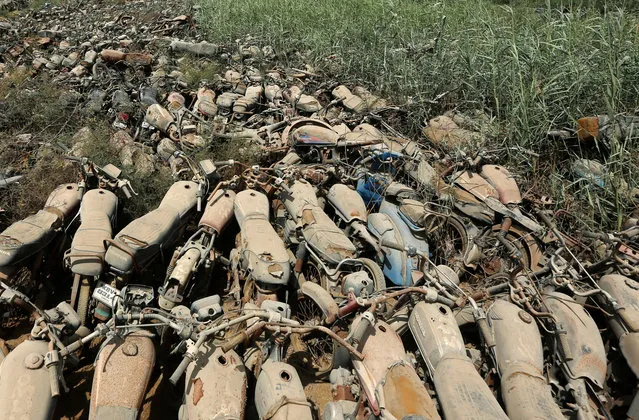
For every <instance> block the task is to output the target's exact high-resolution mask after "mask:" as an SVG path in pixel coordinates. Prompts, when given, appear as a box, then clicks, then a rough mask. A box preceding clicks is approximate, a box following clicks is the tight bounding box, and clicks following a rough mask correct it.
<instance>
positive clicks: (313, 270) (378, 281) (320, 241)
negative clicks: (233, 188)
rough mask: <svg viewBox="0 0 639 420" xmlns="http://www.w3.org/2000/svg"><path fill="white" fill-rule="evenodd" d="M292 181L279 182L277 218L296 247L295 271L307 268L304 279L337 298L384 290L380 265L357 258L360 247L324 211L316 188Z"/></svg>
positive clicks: (366, 259)
mask: <svg viewBox="0 0 639 420" xmlns="http://www.w3.org/2000/svg"><path fill="white" fill-rule="evenodd" d="M291 178H292V177H288V179H289V181H288V182H285V181H282V179H281V178H280V179H279V180H277V181H276V184H277V185H278V186H279V188H280V189H281V193H280V195H279V199H280V202H281V203H282V206H281V207H280V208H279V209H278V210H279V211H278V216H280V217H282V218H284V219H285V220H286V221H285V231H284V235H285V237H286V238H288V240H289V242H291V243H293V244H297V251H296V260H297V263H296V268H297V269H299V268H301V267H304V272H303V274H304V280H306V281H311V282H315V283H318V284H320V285H321V286H322V287H323V288H324V289H326V290H328V291H329V292H331V294H332V295H333V296H335V297H345V296H347V295H348V292H349V291H352V292H353V293H355V295H357V296H359V295H370V294H372V293H374V292H375V291H379V290H383V289H384V288H385V287H386V280H385V279H384V274H383V273H382V270H381V269H380V268H379V266H378V265H377V263H376V262H375V261H372V260H370V259H368V258H363V257H359V258H357V248H356V247H355V245H354V244H353V242H351V240H350V239H349V238H348V236H346V234H345V233H344V232H343V231H342V230H341V229H339V228H338V227H337V226H336V225H335V222H333V221H332V220H331V218H330V217H329V216H328V215H327V214H326V213H325V212H324V210H323V208H322V207H321V206H320V203H319V200H318V198H317V195H316V193H315V189H314V187H313V186H312V185H311V184H310V183H309V182H308V181H306V180H304V179H291ZM283 210H284V212H283ZM282 213H284V214H282Z"/></svg>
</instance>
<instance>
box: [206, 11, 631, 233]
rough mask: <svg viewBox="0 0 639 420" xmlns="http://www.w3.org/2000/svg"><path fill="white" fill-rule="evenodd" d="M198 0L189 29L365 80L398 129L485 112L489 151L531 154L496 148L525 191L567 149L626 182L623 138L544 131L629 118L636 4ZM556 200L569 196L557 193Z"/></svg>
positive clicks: (620, 204) (621, 206)
mask: <svg viewBox="0 0 639 420" xmlns="http://www.w3.org/2000/svg"><path fill="white" fill-rule="evenodd" d="M199 4H200V6H201V7H202V8H201V11H200V16H199V21H200V25H201V26H202V27H204V28H205V29H206V30H207V33H208V38H209V40H210V41H213V42H221V43H227V42H228V43H232V41H233V40H235V39H238V38H243V37H245V36H246V35H252V36H254V37H256V39H257V40H258V42H259V43H260V44H262V45H271V46H273V47H274V48H275V49H276V52H277V53H278V56H279V57H280V61H281V63H279V64H283V65H291V66H300V65H301V64H303V63H308V64H310V65H311V66H313V67H314V68H315V69H316V70H317V71H319V72H321V73H322V74H323V75H325V76H326V77H329V78H334V79H337V80H339V81H341V82H343V83H346V84H362V85H365V86H367V87H369V88H371V89H372V90H373V91H375V92H376V93H378V94H381V95H383V96H385V97H388V98H391V99H392V100H393V101H394V102H395V103H397V104H400V105H404V106H405V108H406V109H407V110H408V111H409V114H408V118H407V119H406V120H405V121H404V123H405V124H404V125H403V127H401V128H400V129H401V131H403V132H404V133H406V134H409V135H412V136H415V137H419V133H420V130H421V127H422V126H423V120H424V119H428V118H431V117H434V116H436V115H438V114H440V113H441V112H443V111H445V110H448V109H452V108H457V109H460V110H462V111H466V110H477V109H479V110H484V111H486V112H488V113H489V114H490V115H492V116H494V117H495V118H496V121H497V123H498V124H499V126H500V130H499V131H498V132H499V133H500V134H499V135H498V136H496V138H494V139H492V144H491V145H490V147H491V148H492V147H495V146H496V147H498V148H503V147H505V148H506V149H508V148H509V147H511V146H520V147H522V148H526V149H531V150H533V151H535V152H537V153H539V154H540V155H541V157H540V158H539V159H531V157H530V155H528V154H523V153H521V151H520V149H512V148H510V149H508V150H506V153H505V154H506V155H507V156H506V157H507V158H508V164H509V165H511V167H512V166H515V167H516V168H517V169H518V171H519V172H520V173H522V174H523V175H524V176H523V177H522V181H523V184H524V185H523V189H524V190H526V189H528V188H535V187H536V185H535V184H534V183H532V182H531V180H532V179H535V177H532V176H529V175H536V176H537V175H539V174H540V173H543V174H545V175H546V176H548V175H549V174H550V173H551V172H554V171H558V172H559V173H561V174H564V173H566V172H567V170H568V163H567V162H566V160H567V159H569V158H572V157H574V156H575V155H584V156H586V157H589V156H596V157H597V158H599V159H600V160H602V161H608V163H609V166H610V169H611V170H612V172H613V173H614V174H615V175H616V176H623V177H624V178H625V179H626V181H627V182H629V183H630V184H631V186H636V181H634V179H635V178H636V176H633V175H635V174H634V173H635V169H636V163H637V162H633V161H632V159H633V156H636V154H637V152H636V148H637V147H636V145H633V142H632V141H630V142H623V141H617V140H614V141H612V142H611V144H609V145H605V146H606V147H605V150H598V149H596V148H595V150H591V149H593V148H592V147H589V146H583V147H582V145H576V144H563V143H559V144H557V143H552V144H551V143H549V140H546V135H545V134H546V132H547V131H548V130H549V129H550V128H555V127H572V126H574V121H575V120H576V119H577V118H579V117H582V116H587V115H596V114H616V113H621V112H630V113H632V112H634V110H635V109H636V108H637V107H638V106H639V15H638V14H636V13H635V12H634V11H631V9H637V2H635V1H630V0H628V1H623V0H622V1H614V2H613V1H608V2H606V1H603V0H582V1H563V2H562V1H558V0H548V1H544V0H539V1H530V0H512V1H488V0H441V1H432V0H424V1H416V0H415V1H411V0H322V1H315V0H259V1H258V0H217V1H211V0H199ZM437 38H439V39H438V40H437V41H435V40H436V39H437ZM440 95H441V97H440ZM436 98H440V99H438V100H436ZM634 143H635V144H636V143H637V142H634ZM635 159H636V157H635ZM542 183H543V184H544V185H543V186H544V187H547V186H548V185H551V183H546V182H542ZM555 192H557V193H561V191H555ZM576 192H578V191H576ZM545 193H546V194H548V193H549V192H545ZM606 194H608V193H606ZM611 194H612V196H611V197H605V198H606V199H607V200H608V201H609V202H610V204H611V206H612V207H609V208H611V209H612V210H611V211H612V214H611V215H610V216H604V217H599V216H598V213H599V211H598V210H593V212H592V214H591V216H592V218H593V219H598V220H597V221H598V222H599V223H602V224H617V222H618V220H617V219H618V218H619V217H620V215H621V214H622V213H623V212H624V211H626V210H627V208H626V204H628V201H627V200H625V201H624V200H620V198H619V197H615V196H618V194H616V192H615V191H614V190H613V191H611ZM558 195H560V194H558ZM577 201H579V200H577ZM560 204H562V205H566V206H567V205H569V204H570V203H569V202H568V199H562V202H561V203H560ZM577 207H579V206H577Z"/></svg>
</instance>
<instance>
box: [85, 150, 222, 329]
mask: <svg viewBox="0 0 639 420" xmlns="http://www.w3.org/2000/svg"><path fill="white" fill-rule="evenodd" d="M176 157H178V158H179V159H181V160H183V161H185V162H186V163H187V164H188V167H189V169H188V170H184V171H180V172H178V173H179V174H184V173H190V174H192V178H191V180H179V181H176V182H175V183H174V184H173V185H171V187H170V188H169V190H168V191H167V192H166V194H165V195H164V198H163V199H162V201H161V202H160V205H159V206H158V207H157V208H156V209H155V210H152V211H151V212H149V213H147V214H145V215H143V216H142V217H139V218H137V219H135V220H133V221H132V222H131V223H129V224H128V225H127V226H125V227H124V228H123V229H122V230H121V231H120V232H119V233H118V234H117V235H116V236H115V237H114V238H113V239H105V242H106V243H107V244H108V246H107V250H106V254H105V256H104V262H105V264H106V266H107V270H106V272H107V274H108V278H107V280H108V283H107V282H101V283H99V284H98V285H97V287H96V288H95V290H94V292H93V295H92V296H93V299H94V305H95V310H94V316H95V317H96V318H98V319H100V320H105V319H107V318H108V317H109V316H110V313H111V305H112V303H111V302H112V300H113V297H114V296H115V295H116V294H117V293H118V290H117V287H121V286H122V285H123V284H126V283H127V280H128V278H130V277H131V276H132V275H133V274H140V273H142V272H143V271H144V270H145V269H146V268H148V267H149V266H150V265H151V264H152V263H153V262H154V261H155V260H156V259H157V258H158V257H160V256H162V257H163V255H164V254H163V253H164V251H165V250H167V249H170V248H171V247H172V246H173V244H174V243H175V241H176V240H177V239H178V238H179V237H180V236H181V235H182V233H183V231H184V229H185V228H186V224H187V223H188V222H189V220H190V219H191V217H192V216H193V215H194V213H195V212H196V209H197V211H200V209H201V202H202V198H203V197H204V194H205V192H206V189H207V188H208V183H209V181H210V179H212V178H214V177H215V175H216V167H217V166H222V165H224V164H226V163H228V164H232V162H230V163H229V162H217V163H218V164H220V165H215V163H214V162H212V161H210V160H206V161H202V162H200V163H199V164H198V163H196V162H193V161H192V160H191V159H190V158H188V157H187V156H186V155H184V153H182V152H176Z"/></svg>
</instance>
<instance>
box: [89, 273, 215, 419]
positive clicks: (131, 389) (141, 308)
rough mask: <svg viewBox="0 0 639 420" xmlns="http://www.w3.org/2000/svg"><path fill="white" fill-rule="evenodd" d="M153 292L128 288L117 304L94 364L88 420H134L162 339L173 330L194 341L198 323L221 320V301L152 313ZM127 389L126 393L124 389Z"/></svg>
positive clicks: (128, 286) (144, 288)
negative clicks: (118, 419)
mask: <svg viewBox="0 0 639 420" xmlns="http://www.w3.org/2000/svg"><path fill="white" fill-rule="evenodd" d="M154 298H155V296H154V292H153V288H152V287H149V286H142V285H131V284H129V285H127V286H125V287H123V288H122V290H121V291H120V293H119V295H118V296H117V297H116V298H115V299H114V301H113V307H114V309H113V317H112V321H111V322H112V327H111V328H110V333H109V334H107V340H106V341H105V342H104V343H103V344H102V346H101V348H100V351H99V353H98V356H97V359H96V362H95V366H96V367H95V374H94V376H93V385H92V390H91V402H90V410H89V418H90V419H100V418H113V417H117V418H125V419H136V418H137V416H138V413H139V410H140V407H141V405H142V402H143V399H144V395H145V394H146V391H147V387H148V384H149V380H150V378H151V374H152V372H153V368H154V366H155V360H156V347H157V346H158V341H159V336H160V335H161V334H162V333H164V335H165V331H166V330H169V331H173V332H174V334H175V336H176V337H177V338H178V340H179V341H180V342H182V341H184V340H188V339H192V338H194V337H195V335H194V331H196V324H204V323H207V322H209V321H211V320H212V319H215V318H217V317H219V316H220V315H221V314H222V310H221V308H220V305H219V297H217V299H216V297H215V296H211V297H209V298H204V299H201V300H199V301H196V302H194V303H193V304H192V305H191V308H190V309H189V308H187V307H184V306H176V307H175V308H174V309H173V310H172V311H171V312H170V313H169V312H166V311H162V310H159V309H151V308H150V305H151V304H152V302H153V301H154ZM123 383H125V384H126V387H125V388H123V387H122V384H123Z"/></svg>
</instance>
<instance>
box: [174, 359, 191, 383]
mask: <svg viewBox="0 0 639 420" xmlns="http://www.w3.org/2000/svg"><path fill="white" fill-rule="evenodd" d="M191 361H192V360H191V357H190V356H189V355H188V354H185V355H184V359H182V361H181V362H180V364H179V366H178V367H177V369H175V372H173V375H171V377H170V378H169V382H171V383H172V384H173V385H176V384H177V383H178V381H179V380H180V378H181V377H182V375H183V374H184V371H185V370H186V368H187V367H188V366H189V364H190V363H191Z"/></svg>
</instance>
